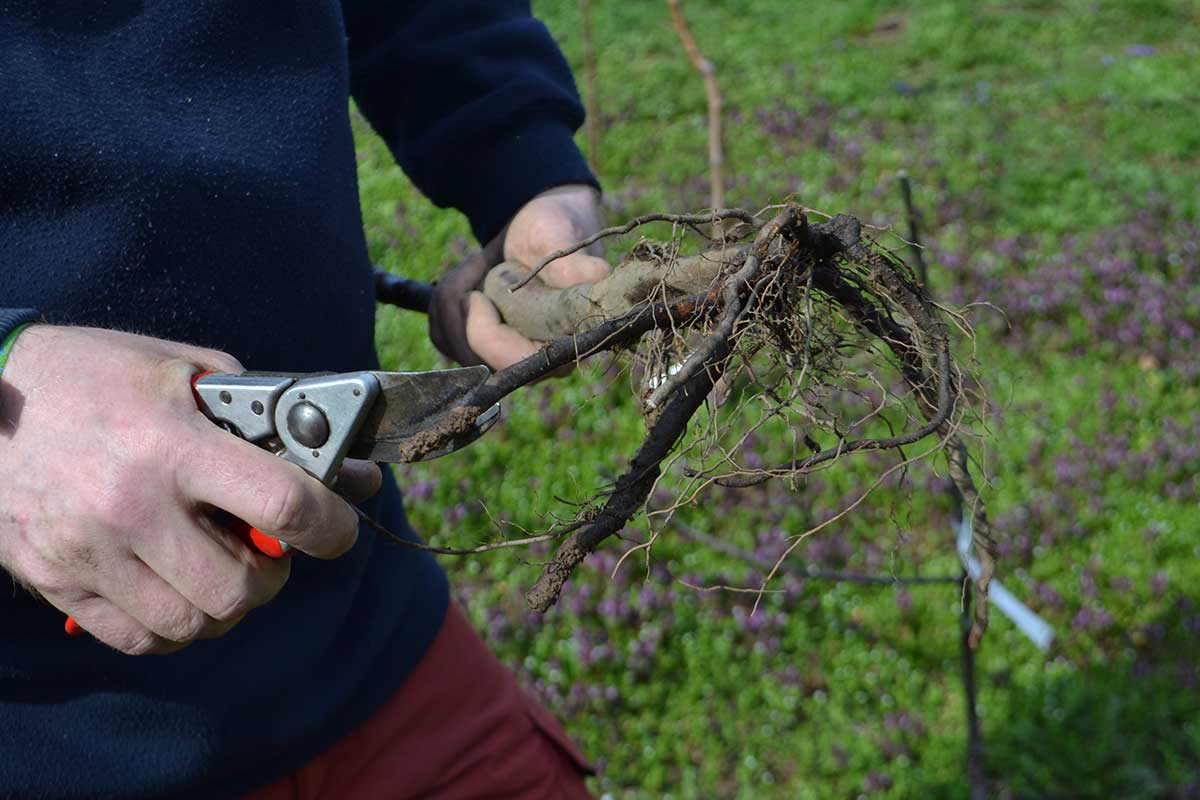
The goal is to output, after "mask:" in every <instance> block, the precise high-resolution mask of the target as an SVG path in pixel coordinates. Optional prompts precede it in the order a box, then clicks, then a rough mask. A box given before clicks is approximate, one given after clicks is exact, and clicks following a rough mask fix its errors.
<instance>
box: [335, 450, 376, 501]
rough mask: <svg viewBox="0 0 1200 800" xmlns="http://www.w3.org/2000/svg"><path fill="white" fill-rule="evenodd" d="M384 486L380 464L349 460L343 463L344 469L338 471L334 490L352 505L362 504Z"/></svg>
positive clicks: (355, 459)
mask: <svg viewBox="0 0 1200 800" xmlns="http://www.w3.org/2000/svg"><path fill="white" fill-rule="evenodd" d="M382 485H383V472H382V471H381V470H380V469H379V465H378V464H375V463H374V462H373V461H362V460H360V459H357V458H347V459H346V460H345V461H343V462H342V468H341V469H340V470H338V474H337V480H335V481H334V483H333V488H334V490H335V491H336V492H337V493H338V494H340V495H341V496H342V497H344V498H346V499H347V500H349V501H350V502H351V503H361V502H363V501H364V500H368V499H370V498H371V497H373V496H374V495H375V493H376V492H378V491H379V487H380V486H382Z"/></svg>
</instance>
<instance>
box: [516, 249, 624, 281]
mask: <svg viewBox="0 0 1200 800" xmlns="http://www.w3.org/2000/svg"><path fill="white" fill-rule="evenodd" d="M542 258H545V256H542ZM538 263H540V259H539V260H538V261H534V262H532V265H533V266H536V265H537V264H538ZM610 272H612V268H611V267H610V266H609V265H608V262H607V261H605V260H604V259H603V258H597V257H596V256H590V255H588V254H587V253H583V252H578V253H572V254H571V255H569V256H563V257H562V258H559V259H556V260H554V261H551V262H550V263H549V264H547V265H546V268H545V269H544V270H542V271H541V272H539V273H538V278H540V279H541V280H542V282H544V283H546V284H548V285H550V286H553V287H554V288H556V289H565V288H567V287H568V286H575V285H576V284H580V283H599V282H600V281H602V280H604V279H605V278H607V277H608V274H609V273H610Z"/></svg>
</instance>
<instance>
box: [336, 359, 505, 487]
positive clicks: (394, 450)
mask: <svg viewBox="0 0 1200 800" xmlns="http://www.w3.org/2000/svg"><path fill="white" fill-rule="evenodd" d="M371 374H373V375H374V376H375V378H376V379H377V380H378V381H379V389H380V392H379V397H378V398H377V399H376V400H375V405H374V406H372V408H371V411H370V413H368V415H367V418H366V420H364V421H363V425H362V427H361V428H360V429H359V432H358V435H357V436H356V437H355V441H354V444H353V445H352V446H351V448H350V452H349V453H348V455H349V456H350V457H351V458H363V459H368V460H371V461H387V462H390V463H396V462H400V461H406V460H408V459H407V458H406V457H405V456H404V454H403V452H402V451H403V450H404V449H405V448H404V445H405V444H406V443H407V442H408V441H409V440H410V439H411V438H412V437H413V436H415V435H417V434H419V433H421V432H423V431H424V430H426V429H427V428H428V427H429V425H430V424H431V423H432V422H433V421H434V420H435V419H436V418H437V417H439V416H441V415H442V414H443V413H444V412H446V411H447V410H449V409H450V408H453V407H454V406H455V405H457V404H458V403H459V402H461V401H462V399H463V398H464V397H466V396H467V394H468V393H470V392H471V390H473V389H475V388H476V387H477V386H479V385H480V384H481V383H483V382H484V381H486V380H487V379H488V378H489V377H490V376H491V374H492V373H491V370H489V369H488V368H487V367H485V366H477V367H461V368H459V369H445V370H434V371H432V372H373V373H371ZM499 412H500V407H499V405H496V406H493V407H492V408H491V409H488V410H487V411H485V412H484V413H483V414H481V415H480V416H479V419H478V420H476V422H475V426H474V428H473V429H472V430H471V431H469V432H468V433H467V434H464V435H463V436H461V437H459V438H458V439H456V440H454V441H453V442H451V443H450V444H449V445H448V446H447V447H446V448H444V449H442V450H439V451H437V452H434V453H429V454H427V455H425V456H424V457H423V458H422V460H427V459H430V458H436V457H437V456H439V455H445V454H446V453H450V452H453V451H455V450H458V449H461V448H463V447H466V446H467V445H468V444H470V443H471V442H473V441H475V440H476V439H478V438H479V437H480V436H482V435H483V434H484V433H486V432H487V431H488V429H490V428H491V427H492V426H493V425H494V424H495V423H496V420H497V419H498V418H499Z"/></svg>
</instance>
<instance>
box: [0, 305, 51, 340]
mask: <svg viewBox="0 0 1200 800" xmlns="http://www.w3.org/2000/svg"><path fill="white" fill-rule="evenodd" d="M41 317H42V315H41V314H39V313H38V312H36V311H34V310H33V309H32V308H0V342H3V341H4V340H5V339H7V338H8V335H9V334H10V333H12V332H13V331H15V330H16V329H17V328H18V327H20V326H21V325H24V324H25V323H26V322H37V321H38V320H39V319H41Z"/></svg>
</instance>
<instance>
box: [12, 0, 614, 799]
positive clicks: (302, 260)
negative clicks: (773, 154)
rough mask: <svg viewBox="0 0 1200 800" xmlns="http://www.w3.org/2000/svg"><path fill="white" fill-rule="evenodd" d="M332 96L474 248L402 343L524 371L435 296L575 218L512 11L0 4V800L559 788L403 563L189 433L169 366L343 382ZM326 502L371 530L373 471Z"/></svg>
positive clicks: (504, 335) (531, 731) (353, 317)
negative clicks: (333, 375) (427, 336)
mask: <svg viewBox="0 0 1200 800" xmlns="http://www.w3.org/2000/svg"><path fill="white" fill-rule="evenodd" d="M349 93H352V94H353V97H354V100H355V101H356V102H357V104H358V107H359V108H360V109H361V110H362V112H363V113H364V114H365V115H366V117H367V118H368V119H369V120H370V122H371V124H372V125H373V126H374V127H375V129H376V130H377V131H378V132H379V133H380V134H381V135H382V136H383V137H384V139H385V140H386V141H387V142H388V144H389V146H390V147H391V149H392V151H393V153H394V154H395V156H396V158H397V160H398V161H399V163H400V164H401V165H402V166H403V167H404V169H405V170H406V172H407V173H408V174H409V175H410V176H411V178H412V179H413V181H414V182H415V183H416V185H417V186H418V187H420V188H421V189H422V191H424V192H425V193H426V194H427V195H428V196H429V197H430V198H432V199H433V200H434V201H435V202H437V203H438V204H440V205H443V206H453V207H456V208H458V209H460V210H461V211H462V212H463V213H465V214H466V215H467V216H468V218H469V219H470V221H471V224H472V227H473V230H474V232H475V234H476V236H477V237H478V238H479V240H480V241H481V242H489V243H490V244H489V247H488V248H487V250H486V251H485V255H480V256H477V257H475V258H474V259H471V260H469V261H468V262H467V263H466V264H464V265H463V266H462V267H461V268H459V269H458V270H456V271H455V272H454V273H452V274H451V275H449V276H447V278H446V279H445V280H444V281H443V282H442V285H441V287H440V288H439V291H438V296H437V297H436V298H435V315H434V317H433V319H432V322H431V324H432V333H433V336H434V340H435V342H436V343H437V344H438V345H439V347H441V348H442V350H443V351H444V352H447V353H449V354H451V355H453V356H455V357H456V358H458V359H459V360H463V361H469V360H474V359H475V357H476V356H478V357H481V358H483V359H485V360H487V361H488V362H489V363H491V364H492V365H493V366H494V367H502V366H504V365H506V364H507V363H511V362H512V361H514V360H516V359H517V358H520V357H521V356H523V355H525V354H527V353H529V352H532V351H533V349H534V348H535V345H533V344H532V343H530V342H528V341H526V340H524V339H523V338H522V337H520V336H519V335H518V334H517V333H516V332H515V331H512V330H510V329H507V328H505V327H504V326H502V325H501V324H500V321H499V318H498V315H497V314H496V312H495V309H494V308H492V307H491V306H490V305H489V304H488V303H487V301H486V300H484V299H483V298H482V296H481V295H479V294H472V295H468V294H467V292H468V291H469V290H470V289H471V288H473V286H474V285H475V281H476V280H477V278H478V276H479V275H480V274H481V273H482V271H483V270H484V269H485V268H486V266H487V264H488V262H489V261H490V262H492V263H494V262H495V261H496V260H498V258H499V257H500V255H501V253H503V255H504V256H506V257H509V258H514V259H517V260H521V261H524V262H527V263H529V262H534V261H537V260H538V259H539V258H540V257H541V256H542V255H543V254H545V253H547V252H549V251H552V250H554V249H557V248H559V247H561V246H564V245H566V244H568V243H570V242H573V241H576V240H577V239H578V238H580V237H581V236H584V235H586V234H588V233H590V232H591V231H592V230H594V229H595V227H596V225H597V214H596V189H595V186H596V182H595V179H594V178H593V176H592V175H591V173H590V172H589V171H588V169H587V167H586V165H585V163H584V161H583V160H582V158H581V157H580V155H579V153H578V151H577V150H576V148H575V146H574V144H573V141H572V132H573V131H574V130H575V129H576V128H577V126H578V125H579V124H580V122H581V119H582V111H581V109H580V105H579V101H578V97H577V94H576V92H575V89H574V85H573V83H572V80H571V76H570V73H569V70H568V68H567V66H566V64H565V63H564V61H563V59H562V57H561V54H560V53H559V52H558V50H557V48H556V47H555V45H554V43H553V41H552V40H551V39H550V37H549V35H548V33H547V32H546V30H545V28H544V27H543V26H541V24H540V23H538V22H537V21H535V20H534V19H533V18H532V17H531V16H530V13H529V8H528V3H527V2H519V1H518V0H437V1H436V2H435V0H424V1H423V2H415V1H414V2H395V1H393V2H384V0H375V2H369V1H368V0H360V1H358V2H352V0H346V2H344V3H342V4H340V5H339V4H338V3H336V2H333V0H310V1H309V2H282V3H248V2H238V1H237V0H210V1H209V2H199V1H198V0H146V2H141V1H140V0H111V1H110V2H103V3H100V2H89V3H78V4H73V3H63V2H46V0H24V1H22V0H10V2H6V3H0V307H2V308H3V310H2V311H0V340H3V341H5V342H6V349H5V350H4V353H5V355H4V356H0V358H4V357H6V363H5V364H3V365H0V366H2V368H3V372H2V374H0V476H2V477H0V566H3V567H4V568H5V569H6V570H7V571H8V572H9V573H10V574H11V575H12V577H13V579H14V587H13V591H11V592H6V593H4V595H3V596H0V796H5V797H8V796H17V797H23V796H35V797H42V796H45V797H51V796H53V797H97V796H106V797H135V796H136V797H145V796H204V797H213V796H231V795H238V794H244V793H247V792H252V791H258V792H260V796H262V797H299V796H304V797H316V796H330V797H353V796H363V797H367V796H370V797H380V796H395V797H410V796H432V797H469V796H479V797H554V796H564V797H574V796H584V795H585V791H584V789H583V785H582V782H581V778H580V772H581V770H582V769H583V766H582V765H581V764H580V763H578V758H577V756H575V755H574V753H573V750H572V748H571V746H570V744H569V743H568V742H567V741H566V740H565V739H564V738H563V737H562V735H561V731H559V730H558V729H557V727H556V725H555V724H554V723H553V721H551V720H548V719H547V717H546V715H545V712H544V711H542V710H541V709H540V708H537V707H536V706H533V705H532V704H530V703H529V702H528V700H527V699H526V698H525V697H524V696H523V695H522V694H521V692H520V691H519V690H517V689H516V687H515V684H513V682H512V678H511V676H509V675H508V673H507V672H506V671H504V670H503V669H502V668H500V667H499V665H498V664H496V663H495V659H494V658H492V657H491V656H490V654H488V653H486V651H485V650H484V649H483V648H482V645H481V644H480V642H479V640H478V639H477V638H476V637H474V634H473V633H471V632H470V630H469V628H468V627H467V626H466V624H465V622H464V620H463V617H462V614H461V612H458V611H456V610H454V609H453V608H450V610H449V611H447V609H448V605H449V604H448V601H447V594H448V593H447V587H446V581H445V577H444V575H443V573H442V572H441V570H440V569H439V567H438V566H437V564H436V563H435V562H434V561H433V560H432V559H431V558H430V557H429V556H428V555H425V554H422V553H419V552H416V551H413V550H409V549H404V548H394V547H392V548H389V547H384V546H381V544H380V543H379V542H378V541H377V540H376V539H375V538H374V537H373V536H372V535H371V534H370V533H367V534H365V535H362V536H359V535H358V529H357V522H356V517H355V515H354V513H353V511H352V509H351V508H350V507H349V505H347V503H346V502H345V500H343V499H342V498H341V497H339V496H338V495H337V494H335V493H333V492H332V491H330V490H328V489H326V488H325V487H323V486H322V485H320V484H319V483H318V482H316V481H315V480H313V479H312V478H310V477H308V476H307V475H305V474H304V473H302V472H301V471H299V470H298V468H295V467H293V466H292V465H290V464H287V463H285V462H284V461H283V460H282V459H278V458H275V457H273V456H271V455H269V454H267V453H266V452H265V451H262V450H259V449H258V448H256V447H254V446H252V445H249V444H247V443H245V442H242V441H240V440H238V439H237V438H236V437H233V436H230V435H229V434H227V433H225V432H224V431H222V430H220V429H218V428H217V427H216V426H214V425H212V424H211V423H210V422H208V421H207V420H206V419H205V418H204V417H203V416H201V415H200V414H199V413H198V412H197V411H196V409H195V406H194V403H193V400H192V397H191V392H190V388H189V380H190V378H191V376H192V375H193V374H195V373H196V372H197V371H198V370H201V369H216V370H220V371H226V372H238V371H241V370H242V369H243V365H244V367H245V368H248V369H265V370H286V371H296V372H304V371H317V370H333V371H348V370H357V369H368V368H372V367H374V366H375V365H376V360H375V353H374V349H373V325H374V320H373V313H374V301H373V294H372V280H371V267H370V263H369V261H368V258H367V253H366V247H365V242H364V237H363V233H362V222H361V216H360V213H359V208H358V196H357V187H356V181H355V161H354V148H353V141H352V138H351V132H350V125H349V119H348V102H349V96H348V94H349ZM504 231H506V235H503V236H502V232H504ZM606 270H607V267H606V265H605V264H604V263H603V261H602V260H600V259H598V258H595V257H593V256H589V255H585V254H579V255H577V256H575V257H572V258H569V259H564V260H563V261H562V262H559V263H558V264H556V265H555V267H554V269H553V271H552V272H551V273H550V274H549V275H548V277H549V279H550V280H551V281H552V282H557V283H559V284H564V285H565V284H570V283H575V282H580V281H592V280H596V279H598V278H599V277H602V276H603V274H605V272H606ZM29 323H36V324H32V325H29ZM125 331H132V332H134V333H126V332H125ZM135 334H137V335H135ZM177 342H187V343H188V344H179V343H177ZM339 486H340V487H342V491H343V492H344V493H345V494H346V495H347V496H348V497H350V499H352V500H358V501H361V500H363V499H364V498H366V497H368V496H371V495H374V497H373V499H372V500H371V501H370V502H369V503H367V504H365V506H364V507H365V508H366V509H367V510H368V512H369V513H371V514H373V515H374V516H376V517H379V518H382V519H383V520H384V521H385V522H386V523H388V524H389V526H390V527H391V528H392V529H393V530H407V525H406V523H405V519H404V512H403V509H402V507H401V502H400V497H399V493H398V491H397V489H396V487H395V485H394V483H393V481H392V480H391V477H390V475H382V476H381V474H380V473H379V471H378V469H377V468H376V467H375V466H374V465H372V464H369V463H365V462H348V463H347V464H346V466H345V467H344V468H343V470H342V473H341V474H340V480H339ZM218 512H227V513H229V514H233V515H236V516H237V517H240V518H242V519H243V520H245V521H247V522H249V523H251V524H253V525H255V526H257V527H259V528H261V529H262V530H265V531H267V532H269V533H271V534H273V535H275V536H278V537H279V538H280V539H283V540H285V541H287V542H289V543H290V544H292V545H293V547H294V548H295V550H297V551H299V554H298V555H296V556H295V557H294V558H291V559H283V560H277V561H276V560H271V559H267V558H265V557H262V556H259V555H257V554H256V553H252V552H251V551H250V550H249V549H247V548H246V547H245V546H244V545H242V544H241V543H240V542H238V541H237V540H236V539H235V538H234V537H233V536H231V535H230V533H229V532H228V531H227V530H225V529H224V528H222V527H221V525H220V524H219V523H218V522H217V521H216V520H217V519H218V517H217V516H216V515H217V513H218ZM408 535H410V536H415V534H411V533H409V534H408ZM16 584H20V585H21V586H23V587H25V588H27V589H29V590H31V591H25V590H24V589H19V588H17V586H16ZM64 614H70V615H72V616H73V617H74V618H75V619H76V620H78V622H79V623H80V625H82V627H83V628H84V629H85V630H86V631H87V632H88V633H89V634H90V636H88V637H84V638H80V639H70V638H67V637H66V636H65V635H64V634H63V632H62V620H63V615H64ZM147 654H164V655H161V656H159V657H152V656H149V655H147Z"/></svg>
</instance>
